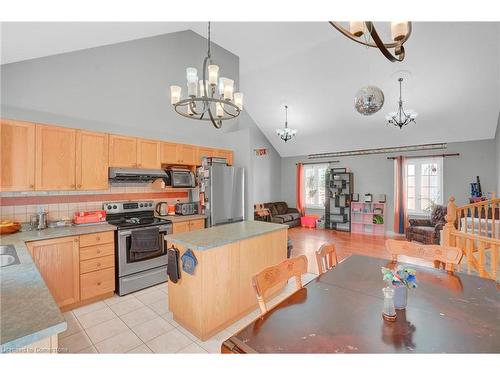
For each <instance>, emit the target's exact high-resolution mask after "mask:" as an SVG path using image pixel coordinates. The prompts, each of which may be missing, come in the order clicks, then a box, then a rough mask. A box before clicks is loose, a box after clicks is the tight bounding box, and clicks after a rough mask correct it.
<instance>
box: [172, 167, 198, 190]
mask: <svg viewBox="0 0 500 375" xmlns="http://www.w3.org/2000/svg"><path fill="white" fill-rule="evenodd" d="M166 172H167V181H166V182H167V183H166V184H167V185H170V186H172V187H173V188H192V187H195V186H196V181H195V178H194V173H193V172H191V171H190V170H189V169H169V170H167V171H166Z"/></svg>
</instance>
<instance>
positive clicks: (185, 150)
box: [177, 145, 197, 165]
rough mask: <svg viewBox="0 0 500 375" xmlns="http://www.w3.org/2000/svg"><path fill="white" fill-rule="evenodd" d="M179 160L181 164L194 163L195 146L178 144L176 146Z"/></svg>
mask: <svg viewBox="0 0 500 375" xmlns="http://www.w3.org/2000/svg"><path fill="white" fill-rule="evenodd" d="M177 153H178V159H179V162H180V163H182V164H183V165H196V164H197V163H196V147H195V146H191V145H179V147H178V148H177Z"/></svg>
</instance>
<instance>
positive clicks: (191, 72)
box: [170, 22, 243, 129]
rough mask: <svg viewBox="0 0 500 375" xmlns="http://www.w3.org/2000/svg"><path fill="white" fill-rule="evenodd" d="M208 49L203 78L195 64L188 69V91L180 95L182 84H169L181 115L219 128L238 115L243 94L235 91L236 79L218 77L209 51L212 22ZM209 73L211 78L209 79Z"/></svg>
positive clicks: (176, 107) (241, 105) (216, 66)
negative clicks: (184, 94)
mask: <svg viewBox="0 0 500 375" xmlns="http://www.w3.org/2000/svg"><path fill="white" fill-rule="evenodd" d="M207 39H208V51H207V56H206V57H205V59H204V60H203V72H202V78H203V79H202V80H198V71H197V69H196V68H187V69H186V79H187V95H188V97H187V98H186V99H181V92H182V89H181V87H180V86H170V103H171V104H172V105H173V106H174V109H175V111H176V112H177V113H178V114H180V115H181V116H184V117H187V118H190V119H193V120H202V121H211V122H212V124H213V126H215V127H216V128H217V129H220V128H221V126H222V121H225V120H231V119H233V118H236V117H238V116H239V114H240V113H241V111H242V110H243V94H242V93H241V92H234V81H233V80H232V79H229V78H225V77H220V78H219V66H218V65H214V64H213V63H212V60H211V59H212V56H211V53H210V22H209V23H208V38H207ZM207 74H208V80H207Z"/></svg>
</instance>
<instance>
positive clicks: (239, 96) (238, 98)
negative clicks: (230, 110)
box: [234, 92, 243, 111]
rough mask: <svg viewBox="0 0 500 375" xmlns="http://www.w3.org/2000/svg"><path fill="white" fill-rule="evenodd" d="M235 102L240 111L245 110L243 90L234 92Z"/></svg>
mask: <svg viewBox="0 0 500 375" xmlns="http://www.w3.org/2000/svg"><path fill="white" fill-rule="evenodd" d="M234 104H236V106H237V107H238V108H239V109H240V111H242V110H243V93H242V92H235V93H234Z"/></svg>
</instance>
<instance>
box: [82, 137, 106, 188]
mask: <svg viewBox="0 0 500 375" xmlns="http://www.w3.org/2000/svg"><path fill="white" fill-rule="evenodd" d="M108 142H109V137H108V135H107V134H105V133H94V132H88V131H84V130H78V131H77V132H76V189H77V190H104V189H107V188H108V165H109V162H108V161H109V153H108Z"/></svg>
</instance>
